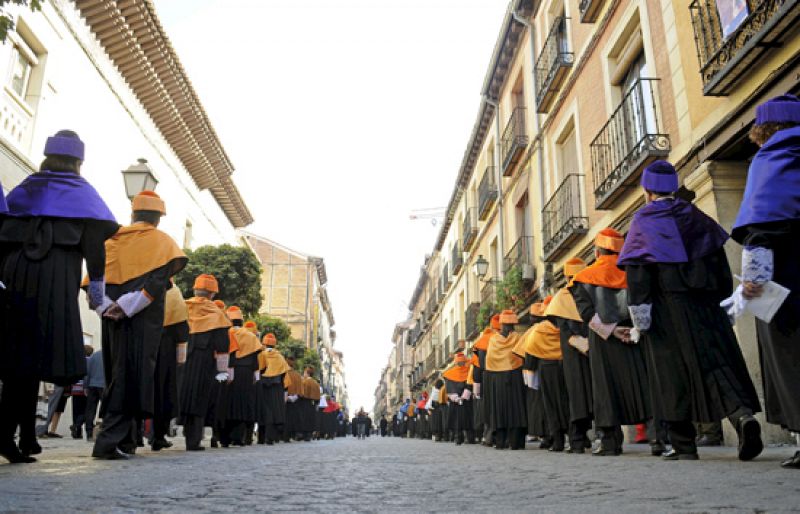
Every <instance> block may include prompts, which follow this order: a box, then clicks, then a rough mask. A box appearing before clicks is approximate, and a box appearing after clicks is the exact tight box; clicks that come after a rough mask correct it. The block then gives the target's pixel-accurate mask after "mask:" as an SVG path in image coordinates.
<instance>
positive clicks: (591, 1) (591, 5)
mask: <svg viewBox="0 0 800 514" xmlns="http://www.w3.org/2000/svg"><path fill="white" fill-rule="evenodd" d="M604 3H605V0H581V3H580V5H579V6H578V9H579V10H580V11H581V23H594V22H595V21H596V20H597V17H598V16H599V15H600V11H601V10H602V8H603V4H604Z"/></svg>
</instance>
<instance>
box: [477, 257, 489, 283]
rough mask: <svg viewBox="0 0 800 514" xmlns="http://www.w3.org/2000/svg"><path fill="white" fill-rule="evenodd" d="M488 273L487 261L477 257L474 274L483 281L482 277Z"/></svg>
mask: <svg viewBox="0 0 800 514" xmlns="http://www.w3.org/2000/svg"><path fill="white" fill-rule="evenodd" d="M488 272H489V261H487V260H486V259H484V258H483V255H479V256H478V260H477V261H475V274H476V275H478V278H479V279H480V280H483V277H485V276H486V274H487V273H488Z"/></svg>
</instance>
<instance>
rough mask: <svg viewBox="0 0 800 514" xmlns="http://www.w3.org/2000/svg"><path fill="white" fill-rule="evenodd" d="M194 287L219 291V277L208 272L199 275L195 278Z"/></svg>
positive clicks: (214, 291)
mask: <svg viewBox="0 0 800 514" xmlns="http://www.w3.org/2000/svg"><path fill="white" fill-rule="evenodd" d="M192 289H203V290H205V291H211V292H212V293H219V285H217V279H216V278H214V275H208V274H206V273H203V274H202V275H198V276H197V278H196V279H194V286H193V287H192Z"/></svg>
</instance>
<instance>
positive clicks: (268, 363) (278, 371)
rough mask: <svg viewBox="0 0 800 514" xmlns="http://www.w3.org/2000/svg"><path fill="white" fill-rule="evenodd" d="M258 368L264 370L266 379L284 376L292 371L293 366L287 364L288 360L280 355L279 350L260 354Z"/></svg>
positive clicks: (263, 374)
mask: <svg viewBox="0 0 800 514" xmlns="http://www.w3.org/2000/svg"><path fill="white" fill-rule="evenodd" d="M258 368H259V369H264V368H266V370H265V371H264V373H262V376H265V377H277V376H278V375H283V374H284V373H286V372H287V371H289V370H291V369H292V368H291V366H289V363H287V362H286V359H284V358H283V355H281V354H280V352H279V351H278V350H272V351H267V350H264V351H262V352H261V353H259V354H258Z"/></svg>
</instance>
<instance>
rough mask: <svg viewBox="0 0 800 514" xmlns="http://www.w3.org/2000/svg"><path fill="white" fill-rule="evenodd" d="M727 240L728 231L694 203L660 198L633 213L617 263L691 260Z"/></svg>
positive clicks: (672, 262)
mask: <svg viewBox="0 0 800 514" xmlns="http://www.w3.org/2000/svg"><path fill="white" fill-rule="evenodd" d="M727 240H728V234H727V233H726V232H725V230H723V229H722V227H721V226H719V224H718V223H717V222H716V221H714V220H713V219H711V218H710V217H709V216H708V215H707V214H705V213H704V212H703V211H701V210H700V209H698V208H697V207H695V206H694V205H692V204H691V203H689V202H687V201H685V200H681V199H674V200H673V199H666V200H658V201H655V202H650V203H648V204H647V205H645V206H644V207H642V208H641V209H639V210H638V211H637V212H636V214H634V215H633V220H632V221H631V228H630V230H629V231H628V235H627V237H626V238H625V245H624V246H623V247H622V252H621V253H620V256H619V260H618V261H617V264H618V265H619V266H625V265H627V264H654V263H663V264H677V263H682V262H689V261H692V260H695V259H700V258H702V257H705V256H706V255H709V254H711V253H713V252H715V251H717V250H719V249H720V248H721V247H722V245H724V244H725V241H727Z"/></svg>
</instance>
